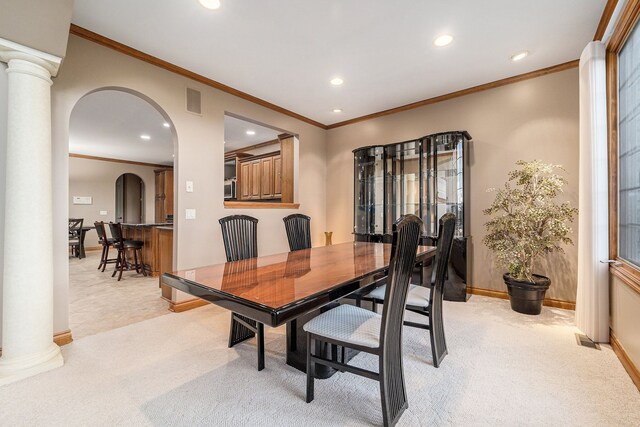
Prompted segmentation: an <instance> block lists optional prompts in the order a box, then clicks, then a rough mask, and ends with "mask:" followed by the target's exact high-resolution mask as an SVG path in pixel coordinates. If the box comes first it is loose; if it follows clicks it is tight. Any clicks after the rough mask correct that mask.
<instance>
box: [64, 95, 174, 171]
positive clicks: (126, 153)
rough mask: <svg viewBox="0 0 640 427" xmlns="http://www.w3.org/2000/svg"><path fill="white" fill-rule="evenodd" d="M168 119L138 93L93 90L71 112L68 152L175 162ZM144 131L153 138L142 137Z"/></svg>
mask: <svg viewBox="0 0 640 427" xmlns="http://www.w3.org/2000/svg"><path fill="white" fill-rule="evenodd" d="M165 122H166V121H165V119H164V118H163V117H162V115H161V114H160V113H159V112H158V110H156V108H155V107H154V106H152V105H151V104H149V103H148V102H147V101H145V100H143V99H142V98H139V97H138V96H135V95H132V94H129V93H126V92H122V91H118V90H102V91H98V92H94V93H91V94H89V95H87V96H85V97H83V98H82V99H80V101H78V103H77V104H76V105H75V107H74V109H73V111H72V112H71V121H70V124H69V152H70V153H75V154H86V155H90V156H98V157H108V158H114V159H123V160H133V161H137V162H145V163H156V164H166V165H172V164H173V133H172V131H171V128H166V127H164V123H165ZM143 134H144V135H149V136H150V137H151V139H150V140H148V141H145V140H143V139H141V138H140V135H143Z"/></svg>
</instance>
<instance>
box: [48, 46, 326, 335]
mask: <svg viewBox="0 0 640 427" xmlns="http://www.w3.org/2000/svg"><path fill="white" fill-rule="evenodd" d="M108 86H114V87H124V88H128V89H130V90H134V91H137V92H140V93H142V94H143V95H145V96H146V97H148V98H149V99H150V100H151V101H152V102H155V103H156V104H157V106H159V107H160V109H161V110H163V111H164V112H165V113H166V117H165V118H166V119H167V120H170V121H171V123H172V124H173V127H172V128H173V129H174V131H175V133H176V136H177V150H176V157H175V160H176V167H175V180H176V186H175V188H176V191H175V193H176V202H177V209H176V212H175V223H176V231H175V234H176V237H177V238H176V245H177V258H176V262H177V267H178V268H181V269H185V268H192V267H197V266H201V265H206V264H211V263H215V262H221V261H224V259H225V257H224V248H223V245H222V238H221V235H220V225H219V224H218V219H219V218H221V217H223V216H226V215H231V214H236V213H244V214H249V215H253V216H255V217H257V218H258V219H259V221H260V222H259V223H258V250H259V253H260V254H261V255H266V254H271V253H277V252H284V251H287V250H288V244H287V240H286V236H285V232H284V226H283V223H282V218H283V217H284V216H286V215H288V214H290V213H293V212H302V213H305V214H307V215H310V216H311V218H312V222H311V227H312V230H311V231H312V236H311V237H312V240H313V243H314V245H320V244H323V232H324V231H325V230H326V227H325V204H326V201H325V194H326V192H325V184H326V144H325V143H326V141H325V138H326V132H325V131H324V130H323V129H320V128H317V127H315V126H312V125H309V124H307V123H304V122H301V121H299V120H296V119H294V118H291V117H289V116H285V115H283V114H280V113H276V112H274V111H272V110H269V109H266V108H263V107H260V106H258V105H256V104H253V103H250V102H248V101H245V100H242V99H240V98H237V97H234V96H232V95H229V94H226V93H223V92H220V91H218V90H215V89H212V88H210V87H208V86H205V85H202V84H199V83H196V82H194V81H192V80H189V79H186V78H184V77H181V76H178V75H176V74H173V73H170V72H168V71H165V70H163V69H160V68H158V67H154V66H152V65H149V64H147V63H144V62H142V61H138V60H136V59H134V58H131V57H128V56H125V55H123V54H120V53H117V52H115V51H113V50H110V49H107V48H105V47H101V46H99V45H97V44H95V43H92V42H89V41H86V40H84V39H81V38H79V37H76V36H70V38H69V47H68V50H67V57H66V59H65V62H64V63H63V66H62V68H61V70H60V73H59V76H58V77H57V78H56V79H55V81H54V84H53V86H52V114H53V119H52V122H53V123H52V124H53V145H54V153H53V155H54V177H53V180H54V221H55V225H56V230H55V231H56V233H57V234H56V235H55V236H54V238H55V241H54V244H55V245H56V248H55V249H56V250H55V253H56V255H55V256H56V259H55V266H56V267H55V272H54V273H55V301H54V305H55V319H54V320H55V325H54V327H55V330H56V331H60V330H63V329H66V328H67V322H68V314H67V310H68V295H67V290H68V263H67V258H66V244H67V243H66V237H65V236H64V233H62V234H61V233H60V230H64V229H65V228H66V226H67V225H66V221H67V218H68V210H69V206H68V200H69V196H70V195H69V192H68V185H69V184H68V182H69V175H68V170H69V169H68V163H69V159H68V144H69V117H70V114H71V110H72V109H73V107H74V105H75V104H76V102H77V101H78V99H80V98H81V97H82V96H84V95H85V94H87V93H88V92H90V91H92V90H95V89H98V88H103V87H108ZM187 86H189V87H192V88H195V89H198V90H200V91H201V92H202V111H203V114H202V115H201V116H200V115H195V114H191V113H189V112H187V111H186V110H185V99H184V92H185V88H186V87H187ZM225 111H229V112H233V113H236V114H239V115H241V116H243V117H248V118H251V119H254V120H256V121H259V122H261V123H268V124H270V125H272V126H275V127H277V128H280V129H286V130H288V131H291V132H294V133H296V134H299V135H300V157H299V163H300V169H301V170H304V173H303V174H301V176H300V180H299V189H300V191H299V200H298V202H299V203H300V209H299V210H297V211H294V210H277V209H276V210H273V209H265V210H231V209H225V208H224V205H223V158H224V148H223V141H224V124H223V121H224V112H225ZM185 181H193V182H194V192H193V193H187V192H186V191H185ZM187 208H190V209H196V214H197V219H196V220H188V221H187V220H185V219H184V217H185V209H187Z"/></svg>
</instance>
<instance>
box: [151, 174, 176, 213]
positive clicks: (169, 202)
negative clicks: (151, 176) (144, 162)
mask: <svg viewBox="0 0 640 427" xmlns="http://www.w3.org/2000/svg"><path fill="white" fill-rule="evenodd" d="M154 172H155V174H156V179H155V181H156V182H155V184H156V191H155V193H156V197H155V222H157V223H160V222H165V221H166V220H167V215H173V169H160V170H156V171H154Z"/></svg>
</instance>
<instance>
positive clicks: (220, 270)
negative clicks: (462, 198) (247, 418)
mask: <svg viewBox="0 0 640 427" xmlns="http://www.w3.org/2000/svg"><path fill="white" fill-rule="evenodd" d="M435 252H436V247H433V246H419V247H418V249H417V252H416V270H415V271H416V276H417V281H418V282H419V284H420V285H422V286H430V285H431V277H430V276H431V274H430V269H431V263H432V259H433V257H434V256H435ZM390 257H391V244H388V243H371V242H348V243H341V244H335V245H329V246H321V247H315V248H310V249H302V250H298V251H293V252H288V253H280V254H275V255H268V256H261V257H257V258H249V259H244V260H241V261H231V262H226V263H220V264H216V265H209V266H203V267H199V268H193V269H186V270H180V271H174V272H170V273H164V274H163V275H162V283H163V284H165V285H168V286H171V287H173V288H175V289H177V290H180V291H182V292H186V293H188V294H190V295H193V296H195V297H198V298H201V299H203V300H205V301H208V302H210V303H212V304H215V305H217V306H220V307H223V308H225V309H227V310H229V311H232V312H235V313H237V314H240V315H242V316H246V317H248V318H250V319H253V320H255V321H257V322H261V323H263V324H265V325H267V326H271V327H278V326H282V325H286V340H287V346H286V347H287V352H286V363H287V364H288V365H290V366H293V367H295V368H297V369H299V370H301V371H306V334H305V333H304V331H303V330H302V327H303V326H304V324H305V323H306V322H307V321H308V320H310V319H312V318H313V317H315V316H317V315H318V314H319V313H321V312H324V311H326V310H328V309H331V308H333V307H335V306H336V305H337V304H338V301H339V300H342V299H344V298H349V297H354V296H356V299H357V295H363V294H364V293H367V292H369V290H373V289H374V288H375V287H376V286H379V285H381V284H383V283H384V282H385V280H386V277H387V273H388V268H389V261H390ZM314 351H316V352H318V351H320V352H322V353H323V354H327V355H328V356H329V357H332V355H333V357H335V349H333V350H332V349H329V348H317V349H315V350H314ZM332 352H333V353H332ZM356 353H357V352H355V351H350V352H346V354H347V360H348V359H350V358H351V357H353V356H354V355H355V354H356ZM318 368H319V366H318ZM333 373H335V370H333V369H332V368H329V367H326V370H323V371H320V372H316V375H317V376H318V378H328V377H329V376H331V375H333Z"/></svg>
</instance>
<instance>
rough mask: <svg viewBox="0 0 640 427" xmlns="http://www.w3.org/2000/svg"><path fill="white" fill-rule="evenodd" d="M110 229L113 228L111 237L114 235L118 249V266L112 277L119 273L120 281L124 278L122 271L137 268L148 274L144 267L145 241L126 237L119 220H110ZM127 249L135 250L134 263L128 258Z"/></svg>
mask: <svg viewBox="0 0 640 427" xmlns="http://www.w3.org/2000/svg"><path fill="white" fill-rule="evenodd" d="M109 229H110V230H111V237H113V247H114V248H116V249H117V250H118V255H117V257H116V262H115V264H116V266H115V269H114V270H113V274H112V275H111V277H114V276H115V275H116V273H119V274H118V282H119V281H120V280H121V279H122V272H123V271H124V270H127V271H131V270H135V271H136V273H142V275H143V276H146V275H147V272H146V271H145V269H144V262H143V261H144V260H143V257H142V248H143V247H144V242H143V241H142V240H132V239H125V238H124V237H123V234H122V224H120V223H119V222H116V223H113V222H110V223H109ZM127 250H133V264H131V263H129V261H128V260H127Z"/></svg>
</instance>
